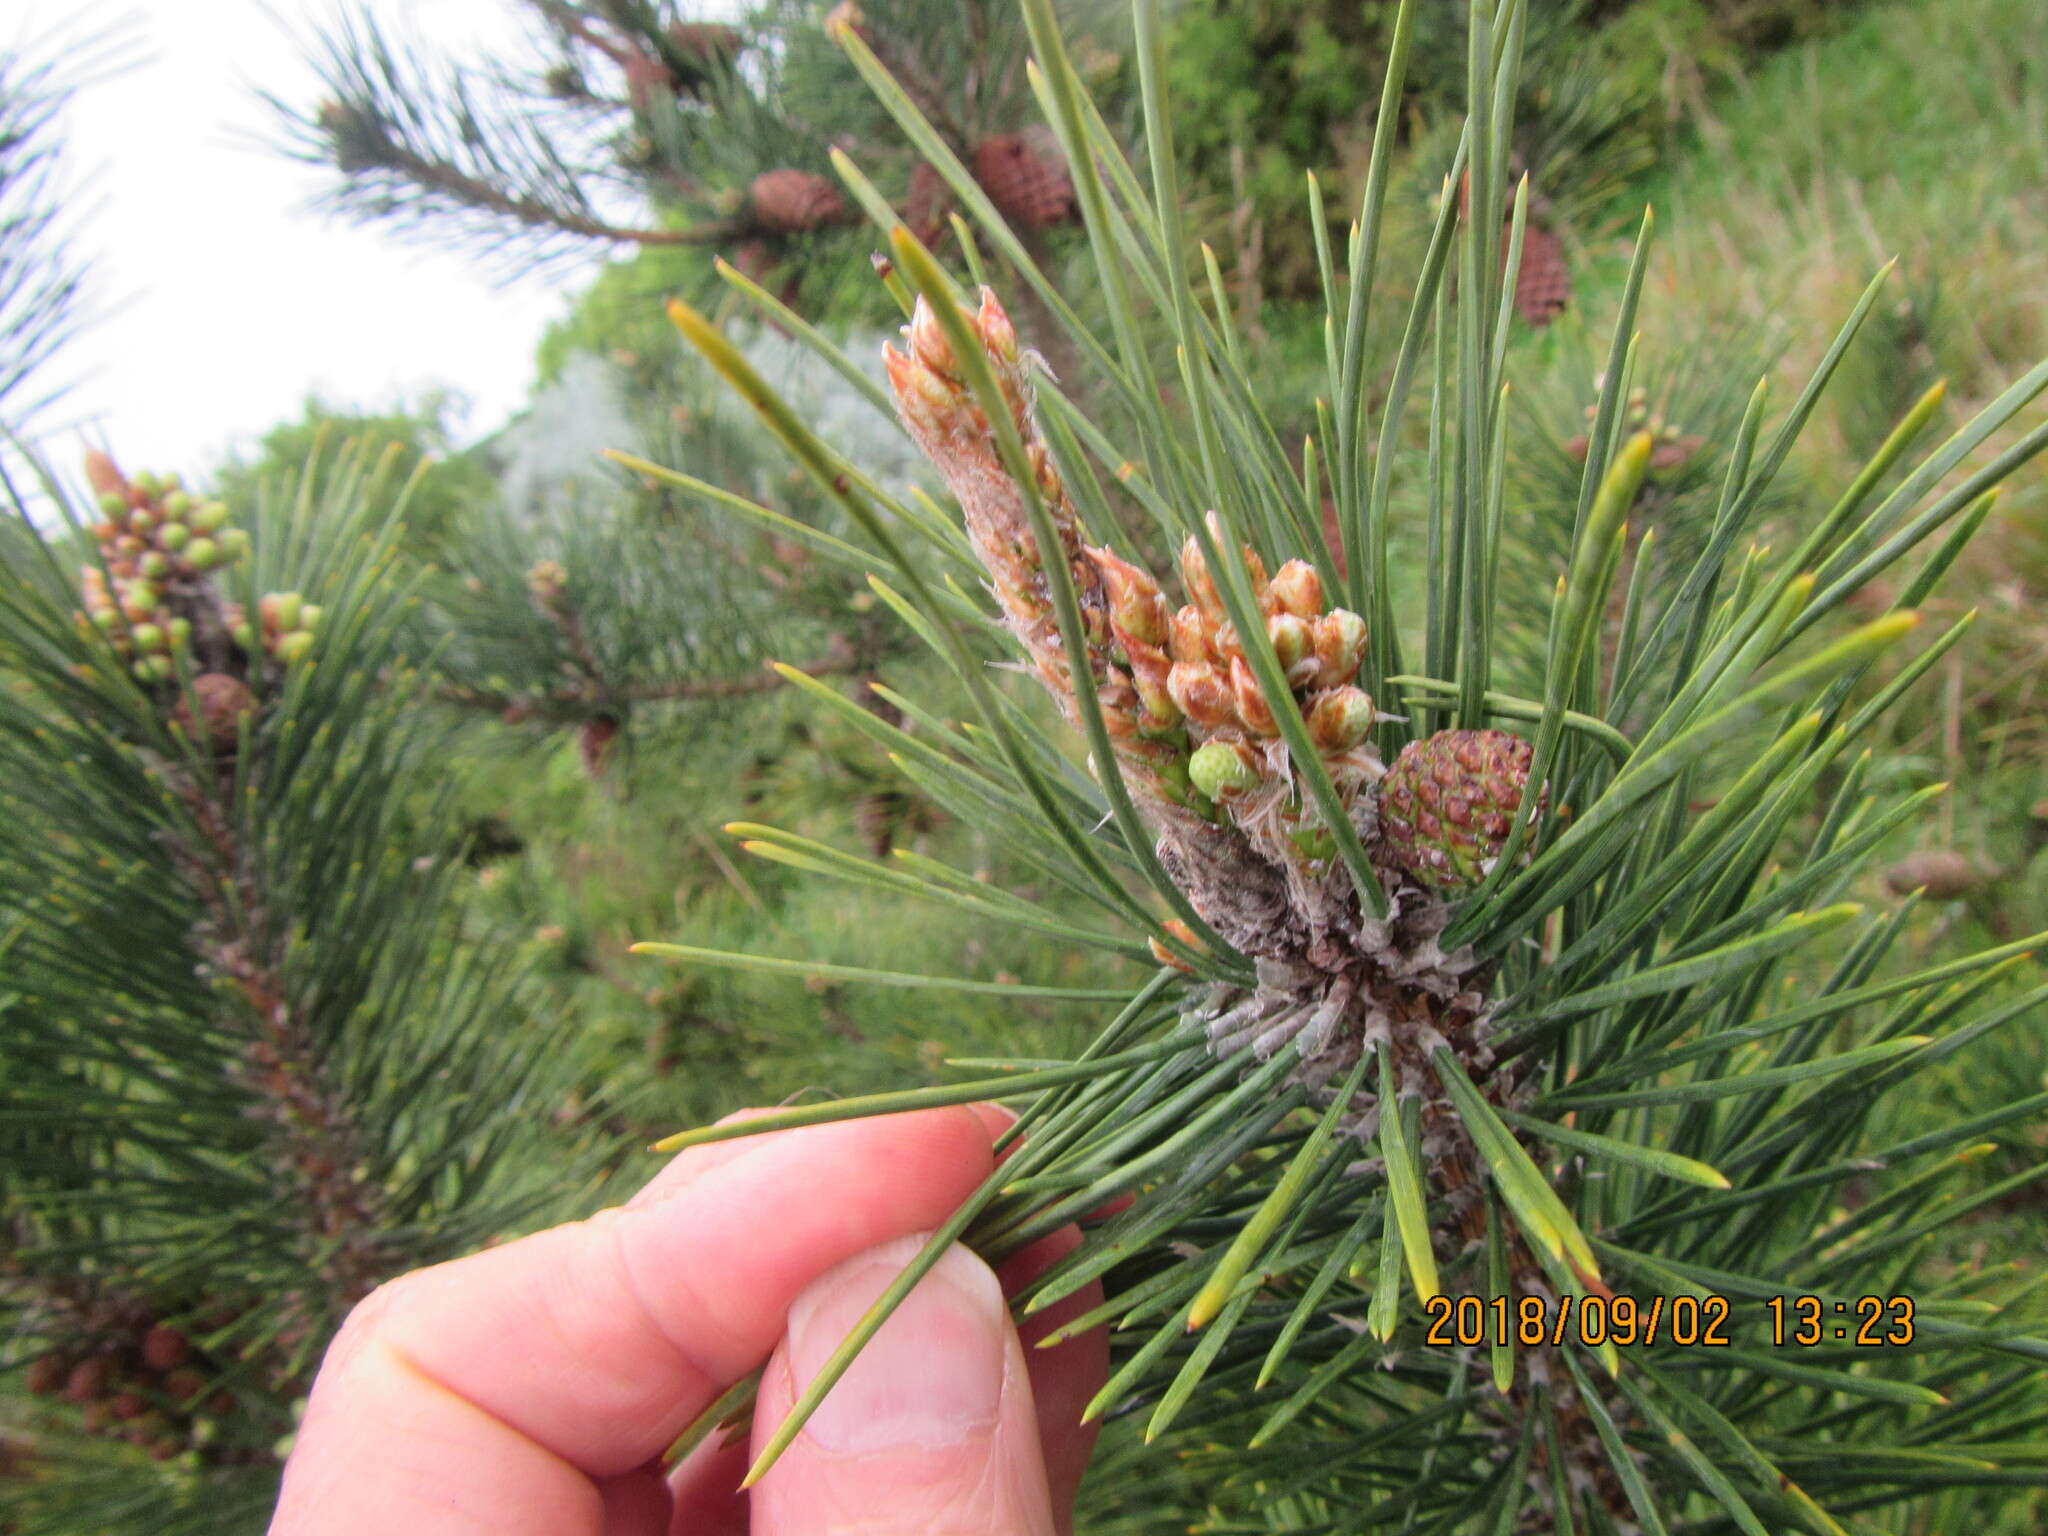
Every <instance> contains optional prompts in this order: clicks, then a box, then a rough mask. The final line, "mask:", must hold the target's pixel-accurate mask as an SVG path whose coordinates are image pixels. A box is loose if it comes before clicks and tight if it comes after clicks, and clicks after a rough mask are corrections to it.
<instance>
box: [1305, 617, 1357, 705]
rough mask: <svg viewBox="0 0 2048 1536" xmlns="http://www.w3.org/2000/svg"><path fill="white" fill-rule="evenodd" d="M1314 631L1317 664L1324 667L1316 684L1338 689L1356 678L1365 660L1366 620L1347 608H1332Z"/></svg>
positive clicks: (1316, 625)
mask: <svg viewBox="0 0 2048 1536" xmlns="http://www.w3.org/2000/svg"><path fill="white" fill-rule="evenodd" d="M1314 627H1315V635H1316V660H1317V661H1319V662H1321V663H1322V666H1321V668H1320V669H1319V672H1318V677H1317V681H1318V682H1320V683H1321V685H1322V686H1323V687H1325V688H1337V687H1341V686H1343V685H1344V684H1345V683H1348V682H1350V681H1351V680H1352V679H1353V678H1355V677H1357V676H1358V664H1359V663H1360V662H1361V661H1363V660H1365V640H1366V633H1365V620H1363V619H1361V618H1360V617H1359V616H1358V615H1357V614H1355V613H1353V612H1352V611H1351V610H1350V609H1348V608H1332V609H1331V610H1330V611H1329V612H1328V613H1326V614H1324V615H1323V616H1322V617H1321V618H1320V619H1317V620H1316V622H1315V626H1314Z"/></svg>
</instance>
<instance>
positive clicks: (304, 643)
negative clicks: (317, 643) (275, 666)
mask: <svg viewBox="0 0 2048 1536" xmlns="http://www.w3.org/2000/svg"><path fill="white" fill-rule="evenodd" d="M312 648H313V637H312V636H311V635H309V634H307V633H306V631H304V630H303V629H295V630H293V631H292V632H291V633H290V634H287V635H285V636H283V637H282V638H280V639H279V640H278V642H277V659H278V660H279V661H281V662H283V663H284V664H285V665H286V666H290V665H291V664H292V663H293V662H295V661H297V660H299V659H300V658H301V657H303V656H304V655H305V654H306V652H308V651H309V650H311V649H312Z"/></svg>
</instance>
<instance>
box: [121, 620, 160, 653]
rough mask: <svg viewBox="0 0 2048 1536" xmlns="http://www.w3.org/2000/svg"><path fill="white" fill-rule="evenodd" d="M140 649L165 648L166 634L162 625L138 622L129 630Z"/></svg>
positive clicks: (157, 649)
mask: <svg viewBox="0 0 2048 1536" xmlns="http://www.w3.org/2000/svg"><path fill="white" fill-rule="evenodd" d="M129 638H130V639H131V640H133V641H134V642H135V648H136V649H137V650H138V651H160V650H162V649H163V648H164V640H165V635H164V632H163V628H162V626H161V625H157V624H138V625H136V626H135V628H134V629H133V630H131V631H130V632H129Z"/></svg>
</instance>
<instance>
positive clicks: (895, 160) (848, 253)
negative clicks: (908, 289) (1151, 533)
mask: <svg viewBox="0 0 2048 1536" xmlns="http://www.w3.org/2000/svg"><path fill="white" fill-rule="evenodd" d="M526 8H527V9H528V10H529V11H530V12H531V13H532V19H533V21H534V23H535V28H536V33H537V35H536V37H535V39H534V42H535V43H536V45H537V46H536V49H535V52H536V53H537V54H538V57H536V58H534V59H531V60H524V59H522V60H509V59H508V60H505V61H502V62H491V63H475V62H467V61H465V62H460V63H458V62H455V61H451V60H447V59H440V58H436V57H434V56H433V54H432V53H431V52H430V51H429V50H427V49H426V48H424V47H423V46H420V45H418V44H416V43H413V42H410V41H407V40H405V39H404V38H402V37H400V36H399V35H398V34H397V33H395V32H394V31H393V30H392V29H391V28H390V27H389V26H387V25H385V24H384V23H382V22H380V21H379V20H378V18H377V17H376V16H375V15H374V14H372V12H371V11H370V10H368V9H367V8H364V9H356V10H351V11H347V12H344V13H342V14H341V16H340V17H339V18H338V19H337V20H336V21H335V22H334V23H332V24H331V25H330V26H329V27H328V29H327V30H326V31H325V32H324V33H323V34H321V35H319V36H318V37H317V38H316V39H315V40H314V43H313V46H312V49H311V52H312V56H313V63H314V66H315V68H316V70H317V71H318V73H319V75H320V78H321V82H322V85H323V88H324V90H325V92H326V96H325V99H324V100H322V101H321V102H320V103H319V104H318V105H317V106H315V107H314V108H312V109H310V110H306V109H302V108H299V107H295V106H292V105H290V104H287V103H283V102H278V103H276V105H277V108H278V111H279V113H280V116H281V120H282V122H283V124H284V127H285V132H286V135H287V140H288V143H289V146H290V150H291V152H292V153H294V154H295V155H297V156H298V157H299V158H302V159H305V160H308V161H311V162H313V163H316V164H320V165H323V166H328V167H331V168H332V169H333V170H334V171H336V172H337V173H338V176H339V179H338V180H337V181H336V182H335V184H334V186H333V189H332V191H331V193H330V201H331V203H332V205H333V206H335V207H337V208H339V209H340V210H342V211H344V212H346V213H349V214H351V215H353V216H356V217H360V218H365V219H377V220H390V221H395V222H397V223H398V224H399V225H400V226H401V227H404V228H408V229H417V230H420V231H422V232H424V233H426V234H428V235H429V236H430V237H435V238H451V237H452V238H453V239H455V240H457V241H460V242H463V243H466V244H468V245H470V246H472V247H473V248H476V249H478V250H479V251H480V252H481V253H483V254H485V255H486V256H487V257H488V258H489V259H490V260H492V261H493V262H495V263H498V264H499V265H501V266H505V267H506V268H507V269H508V270H522V269H524V268H525V267H526V266H528V265H529V264H531V263H532V262H534V261H536V260H545V259H547V258H548V257H551V256H555V255H560V254H563V253H565V252H570V251H575V250H579V249H582V250H587V249H591V248H597V249H606V248H609V249H612V250H628V251H630V250H636V249H637V250H643V251H648V252H659V251H662V250H668V249H682V250H686V251H687V250H702V251H705V252H709V253H712V254H716V255H719V256H722V257H723V259H725V260H726V261H728V262H730V263H731V264H732V265H733V266H734V267H736V268H738V269H739V270H740V271H741V272H743V273H745V274H747V275H748V276H750V277H752V278H755V279H757V280H761V281H764V282H771V283H773V284H774V285H775V286H777V287H778V288H782V287H790V286H791V285H793V284H794V283H795V282H796V281H798V280H799V279H801V277H802V276H803V274H804V272H805V270H806V269H807V268H808V267H810V266H813V265H816V266H819V267H821V268H822V269H824V279H825V281H826V282H827V283H829V282H832V281H835V280H836V279H837V278H838V276H839V275H840V274H841V273H843V271H844V270H845V269H846V268H847V267H848V265H849V264H850V263H852V262H855V261H857V260H858V258H859V257H860V256H861V255H863V254H864V250H865V248H864V246H856V245H855V244H853V243H850V242H849V241H848V240H847V238H846V237H847V234H848V232H849V231H850V230H852V229H854V228H855V227H856V226H857V225H858V224H859V222H860V214H859V209H858V207H857V206H856V202H855V200H854V199H852V198H850V197H848V196H847V195H846V194H845V193H844V192H842V191H841V189H840V186H839V183H838V181H837V180H836V179H835V178H834V177H833V174H832V160H833V157H834V156H835V155H836V154H841V153H844V152H845V151H846V150H847V149H848V148H858V149H862V150H866V149H869V148H876V147H878V144H879V143H883V142H886V141H885V140H879V139H878V133H877V130H879V129H883V128H885V127H886V119H885V118H884V117H883V116H882V114H880V113H878V112H876V111H875V110H874V107H873V103H872V99H871V98H870V97H869V95H868V94H867V93H866V92H865V91H863V90H862V89H861V88H860V87H859V84H858V82H857V80H856V79H855V77H854V76H853V75H852V73H851V71H849V70H848V69H847V67H846V65H845V62H844V60H843V59H842V58H841V57H840V55H839V52H838V50H837V48H835V47H834V46H833V44H832V41H831V34H835V33H838V32H851V33H857V34H858V35H860V36H861V37H863V38H865V39H868V40H869V42H870V43H871V45H872V46H873V48H874V49H875V51H876V52H877V53H879V54H881V55H882V56H884V57H886V58H888V59H889V60H890V61H891V64H892V67H893V68H894V69H895V70H896V71H897V73H898V75H899V78H901V79H902V81H903V82H904V87H905V89H907V90H909V91H911V92H913V93H914V94H915V95H916V97H917V99H918V101H919V104H920V106H921V107H922V109H923V110H924V112H925V114H926V115H927V117H928V118H930V119H931V120H932V121H933V123H934V124H935V125H937V126H936V130H935V131H937V132H939V133H941V134H942V135H943V136H944V138H945V139H946V141H947V143H948V144H949V145H950V147H951V148H952V150H953V152H954V153H955V154H956V155H958V156H959V157H961V158H962V159H963V160H965V161H966V162H967V163H969V164H970V165H972V166H973V167H974V171H975V177H976V181H977V185H978V186H979V187H980V188H982V189H983V190H984V191H985V192H986V194H987V195H988V196H989V197H992V198H993V199H995V201H996V202H997V204H998V205H999V206H1001V207H1002V208H1003V209H1004V211H1005V213H1006V214H1007V215H1008V216H1009V217H1010V218H1011V219H1012V220H1014V221H1016V222H1017V223H1018V225H1019V227H1022V228H1029V229H1044V228H1047V227H1049V226H1052V225H1055V224H1062V223H1067V222H1071V220H1072V218H1073V216H1074V213H1075V207H1074V202H1073V187H1072V184H1071V182H1070V181H1069V180H1068V178H1067V175H1066V170H1065V166H1064V163H1063V162H1062V160H1061V159H1060V157H1059V155H1058V153H1057V150H1056V148H1055V147H1054V146H1053V145H1052V144H1051V142H1050V140H1049V139H1048V138H1047V137H1046V136H1044V135H1043V134H1042V133H1041V132H1039V131H1037V130H1031V129H1029V126H1028V120H1029V119H1030V118H1031V116H1032V113H1031V107H1030V99H1029V91H1028V88H1027V86H1026V84H1025V81H1024V78H1023V72H1022V70H1021V68H1020V67H1017V65H1016V62H1015V61H1018V60H1021V58H1022V56H1023V34H1022V31H1021V29H1020V28H1019V27H1018V26H1017V24H1016V19H1015V17H1014V14H1012V13H1011V12H1010V10H1009V8H1008V7H1007V6H1003V5H1000V4H995V3H991V0H867V3H866V4H856V3H854V0H847V3H846V4H843V5H840V6H838V7H836V8H835V9H833V10H832V11H831V12H830V14H829V16H827V17H825V19H824V24H823V26H822V27H821V25H820V19H819V15H818V12H817V10H816V8H814V7H813V6H811V5H810V4H808V3H798V0H780V3H774V4H769V5H765V6H763V7H762V8H761V9H760V10H759V11H758V12H756V13H754V14H752V15H750V16H749V17H748V18H746V19H745V21H744V23H743V24H742V25H733V24H730V23H728V22H725V21H719V22H707V21H702V20H693V19H691V18H690V16H689V15H688V14H687V13H686V12H684V11H682V10H679V9H678V8H677V7H676V6H674V5H672V4H670V3H667V0H526ZM968 59H985V60H993V61H998V62H1000V61H1005V60H1007V61H1011V62H1010V63H1009V65H1008V67H998V68H993V69H979V68H977V69H963V68H962V61H964V60H968ZM868 158H869V161H870V165H871V168H876V169H877V173H878V174H880V175H882V177H883V180H884V182H885V184H887V185H889V186H890V188H891V195H892V196H894V197H895V198H896V199H897V200H898V202H899V204H900V205H901V207H902V208H903V210H904V216H905V217H906V218H909V219H911V220H912V221H913V222H914V223H916V224H917V225H918V226H919V227H920V228H921V229H923V230H924V231H925V233H926V237H927V238H928V239H935V238H937V237H938V235H940V234H941V233H943V232H944V231H945V229H946V220H947V217H948V215H949V213H951V212H952V211H953V210H954V209H955V207H956V206H957V205H956V203H955V201H954V199H953V197H952V195H951V194H950V193H949V192H948V190H947V188H946V187H945V185H944V183H943V182H942V181H940V180H939V178H938V177H937V176H936V174H935V173H934V172H933V171H932V170H931V168H930V167H928V166H920V165H918V164H917V163H916V162H915V160H914V159H913V158H912V157H907V156H904V155H902V154H901V153H893V154H892V153H889V152H887V151H882V152H881V153H880V154H878V155H873V156H869V157H868ZM877 159H886V161H887V164H886V165H884V166H881V167H874V161H875V160H877ZM661 274H662V275H661V278H660V279H659V282H660V284H661V285H662V286H664V287H673V286H674V285H675V284H676V283H678V282H680V281H685V280H688V275H690V274H694V277H695V279H696V280H698V281H702V280H704V279H708V277H709V267H708V263H700V262H685V263H683V264H681V265H680V266H678V265H675V264H668V265H664V266H663V267H662V268H661ZM791 291H794V290H793V287H792V288H791ZM819 291H822V289H821V290H819Z"/></svg>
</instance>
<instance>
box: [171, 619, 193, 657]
mask: <svg viewBox="0 0 2048 1536" xmlns="http://www.w3.org/2000/svg"><path fill="white" fill-rule="evenodd" d="M164 628H165V630H166V632H167V633H169V635H170V637H171V649H172V650H174V651H182V650H183V649H185V647H186V646H188V645H190V644H191V643H192V621H191V620H190V619H176V618H174V619H172V620H171V622H170V623H169V624H167V625H165V626H164Z"/></svg>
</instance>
